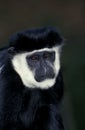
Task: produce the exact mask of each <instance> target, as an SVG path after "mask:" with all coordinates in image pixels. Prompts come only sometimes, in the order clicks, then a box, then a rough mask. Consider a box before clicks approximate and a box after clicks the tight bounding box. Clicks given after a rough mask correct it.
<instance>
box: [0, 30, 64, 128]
mask: <svg viewBox="0 0 85 130" xmlns="http://www.w3.org/2000/svg"><path fill="white" fill-rule="evenodd" d="M62 45H63V38H62V37H61V36H60V34H59V33H58V31H57V29H55V28H53V27H45V28H35V29H30V30H26V31H22V32H18V33H16V34H14V35H13V36H12V37H11V38H10V41H9V45H8V46H7V47H5V48H3V49H1V50H0V130H64V127H63V123H62V118H61V116H60V113H59V104H60V101H61V98H62V95H63V78H62V72H61V66H60V51H61V47H62Z"/></svg>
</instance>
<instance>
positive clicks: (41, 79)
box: [35, 74, 55, 82]
mask: <svg viewBox="0 0 85 130" xmlns="http://www.w3.org/2000/svg"><path fill="white" fill-rule="evenodd" d="M54 77H55V74H52V75H48V76H39V77H36V76H35V80H36V81H37V82H43V81H45V80H51V79H54Z"/></svg>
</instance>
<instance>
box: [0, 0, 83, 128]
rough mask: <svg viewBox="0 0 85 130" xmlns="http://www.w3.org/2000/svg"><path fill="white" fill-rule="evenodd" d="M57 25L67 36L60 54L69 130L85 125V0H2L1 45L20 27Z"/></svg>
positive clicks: (0, 5) (65, 119)
mask: <svg viewBox="0 0 85 130" xmlns="http://www.w3.org/2000/svg"><path fill="white" fill-rule="evenodd" d="M48 25H51V26H57V27H58V28H59V29H60V30H61V34H62V35H63V36H64V38H65V46H64V47H63V52H62V55H61V61H62V62H61V63H62V66H63V74H64V82H65V96H64V102H63V105H64V109H63V115H64V123H65V127H66V130H84V129H85V125H84V121H85V119H84V118H85V112H84V111H85V103H84V102H85V101H84V100H85V94H84V93H85V36H84V35H85V0H50V1H49V0H36V1H35V0H31V1H28V0H18V1H17V0H14V1H13V0H7V1H6V0H0V46H3V45H5V44H7V43H8V37H9V36H10V35H11V34H13V33H15V32H17V31H20V30H25V29H27V28H33V27H39V26H48Z"/></svg>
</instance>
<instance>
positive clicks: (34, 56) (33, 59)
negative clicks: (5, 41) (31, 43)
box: [30, 55, 39, 61]
mask: <svg viewBox="0 0 85 130" xmlns="http://www.w3.org/2000/svg"><path fill="white" fill-rule="evenodd" d="M30 59H31V60H32V61H38V60H39V56H38V55H33V56H31V57H30Z"/></svg>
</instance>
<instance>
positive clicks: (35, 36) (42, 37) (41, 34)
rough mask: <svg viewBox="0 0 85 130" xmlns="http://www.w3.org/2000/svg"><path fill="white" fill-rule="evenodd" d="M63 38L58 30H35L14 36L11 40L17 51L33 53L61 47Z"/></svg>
mask: <svg viewBox="0 0 85 130" xmlns="http://www.w3.org/2000/svg"><path fill="white" fill-rule="evenodd" d="M62 42H63V38H62V37H61V36H60V34H59V32H58V31H57V29H56V28H52V27H46V28H35V29H31V30H26V31H23V32H19V33H17V34H15V35H13V36H12V37H11V38H10V46H12V47H14V49H15V51H17V52H18V51H32V50H37V49H42V48H45V47H48V48H52V47H53V46H56V45H61V44H62Z"/></svg>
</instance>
